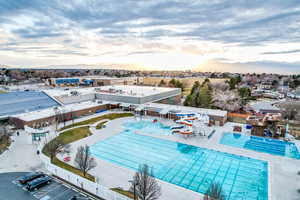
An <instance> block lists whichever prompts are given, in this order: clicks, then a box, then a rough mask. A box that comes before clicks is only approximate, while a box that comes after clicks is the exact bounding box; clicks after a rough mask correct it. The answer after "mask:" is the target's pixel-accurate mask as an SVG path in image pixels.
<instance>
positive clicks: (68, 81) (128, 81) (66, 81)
mask: <svg viewBox="0 0 300 200" xmlns="http://www.w3.org/2000/svg"><path fill="white" fill-rule="evenodd" d="M142 83H143V78H142V77H125V78H115V77H105V76H80V77H65V78H50V79H48V80H47V84H49V85H52V86H79V85H83V86H94V87H95V86H105V85H139V84H142Z"/></svg>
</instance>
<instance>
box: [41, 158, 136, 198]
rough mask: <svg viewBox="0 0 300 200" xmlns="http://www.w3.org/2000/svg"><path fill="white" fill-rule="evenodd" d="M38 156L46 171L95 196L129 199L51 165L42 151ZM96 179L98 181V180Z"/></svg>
mask: <svg viewBox="0 0 300 200" xmlns="http://www.w3.org/2000/svg"><path fill="white" fill-rule="evenodd" d="M40 158H41V160H42V161H43V163H44V164H45V168H46V169H47V171H49V172H50V173H51V174H53V175H55V176H57V177H60V178H62V179H64V180H66V181H67V182H69V183H71V184H73V185H75V186H77V187H78V188H81V189H83V190H85V191H87V192H89V193H91V194H93V195H95V196H98V197H100V198H102V199H107V200H131V199H130V198H128V197H126V196H124V195H121V194H119V193H117V192H114V191H112V190H110V189H109V188H107V187H105V186H103V185H100V184H99V183H94V182H92V181H89V180H87V179H85V178H83V177H81V176H78V175H76V174H73V173H71V172H69V171H67V170H65V169H62V168H60V167H57V166H55V165H53V164H52V163H51V162H50V159H49V158H48V157H47V156H45V155H44V154H42V153H41V154H40ZM96 181H97V182H99V180H96Z"/></svg>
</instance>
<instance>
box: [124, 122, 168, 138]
mask: <svg viewBox="0 0 300 200" xmlns="http://www.w3.org/2000/svg"><path fill="white" fill-rule="evenodd" d="M123 127H124V128H125V129H129V130H132V132H135V131H138V132H141V133H146V134H159V135H170V134H172V131H171V129H170V126H165V125H164V124H162V123H161V122H155V123H153V121H152V120H139V121H136V120H129V121H127V122H125V123H124V124H123Z"/></svg>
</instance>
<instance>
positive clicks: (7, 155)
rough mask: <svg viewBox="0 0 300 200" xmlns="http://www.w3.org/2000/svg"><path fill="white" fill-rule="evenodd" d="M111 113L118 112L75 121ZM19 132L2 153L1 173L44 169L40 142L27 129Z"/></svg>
mask: <svg viewBox="0 0 300 200" xmlns="http://www.w3.org/2000/svg"><path fill="white" fill-rule="evenodd" d="M109 113H116V112H115V111H107V112H103V113H98V114H93V115H89V116H85V117H82V118H78V119H76V120H74V123H77V122H81V121H85V120H88V119H91V118H94V117H99V116H102V115H106V114H109ZM117 113H118V112H117ZM70 124H72V122H71V121H69V122H67V123H66V125H70ZM84 126H88V125H84ZM59 127H63V124H62V123H61V124H60V125H59ZM79 127H81V126H79ZM51 129H52V131H50V135H49V136H50V137H55V135H57V134H56V133H55V132H54V127H50V130H51ZM67 130H69V129H67ZM64 131H65V130H64ZM19 133H20V135H19V136H16V134H15V133H14V135H13V136H12V138H11V139H12V140H13V142H12V144H11V145H10V147H9V150H7V151H5V152H3V153H2V154H1V155H0V173H4V172H24V171H32V170H43V169H44V168H43V163H42V162H41V160H40V159H39V157H38V155H37V153H36V152H37V150H38V145H39V143H38V142H37V143H36V144H32V141H31V137H30V136H29V135H28V134H27V133H26V132H25V131H23V130H19ZM41 142H45V141H44V140H42V141H41Z"/></svg>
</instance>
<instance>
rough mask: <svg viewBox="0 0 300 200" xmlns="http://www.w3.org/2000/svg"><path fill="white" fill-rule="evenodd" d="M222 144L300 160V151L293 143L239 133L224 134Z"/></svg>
mask: <svg viewBox="0 0 300 200" xmlns="http://www.w3.org/2000/svg"><path fill="white" fill-rule="evenodd" d="M220 144H225V145H229V146H233V147H239V148H244V149H249V150H254V151H259V152H264V153H269V154H273V155H278V156H286V157H290V158H295V159H300V154H299V152H298V149H297V147H296V145H295V144H294V143H292V142H284V141H280V140H274V139H269V138H263V137H257V136H249V135H244V134H239V133H224V134H223V137H222V138H221V140H220Z"/></svg>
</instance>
